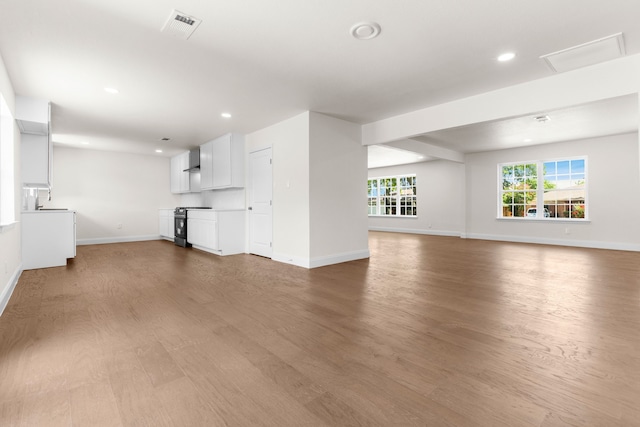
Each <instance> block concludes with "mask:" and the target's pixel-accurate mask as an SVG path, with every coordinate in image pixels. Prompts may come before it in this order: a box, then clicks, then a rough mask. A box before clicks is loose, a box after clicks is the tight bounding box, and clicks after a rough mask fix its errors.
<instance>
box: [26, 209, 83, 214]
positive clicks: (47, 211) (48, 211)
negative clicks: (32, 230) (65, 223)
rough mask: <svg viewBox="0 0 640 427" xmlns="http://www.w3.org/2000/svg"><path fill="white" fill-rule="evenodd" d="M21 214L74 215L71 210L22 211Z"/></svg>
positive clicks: (73, 211)
mask: <svg viewBox="0 0 640 427" xmlns="http://www.w3.org/2000/svg"><path fill="white" fill-rule="evenodd" d="M22 213H23V214H43V213H76V211H75V210H73V209H38V210H35V211H22Z"/></svg>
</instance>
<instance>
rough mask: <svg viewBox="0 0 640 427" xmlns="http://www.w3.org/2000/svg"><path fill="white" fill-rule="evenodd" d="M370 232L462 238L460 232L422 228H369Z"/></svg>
mask: <svg viewBox="0 0 640 427" xmlns="http://www.w3.org/2000/svg"><path fill="white" fill-rule="evenodd" d="M369 231H384V232H389V233H409V234H428V235H431V236H450V237H461V236H462V234H461V233H460V232H459V231H447V230H431V229H427V230H424V229H421V228H391V227H369Z"/></svg>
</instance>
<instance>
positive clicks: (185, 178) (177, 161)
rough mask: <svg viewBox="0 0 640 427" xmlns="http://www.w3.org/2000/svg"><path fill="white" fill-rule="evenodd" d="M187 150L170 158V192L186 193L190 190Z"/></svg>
mask: <svg viewBox="0 0 640 427" xmlns="http://www.w3.org/2000/svg"><path fill="white" fill-rule="evenodd" d="M185 169H189V152H188V151H185V152H184V153H180V154H178V155H175V156H173V157H172V158H171V192H172V193H188V192H189V191H190V185H189V181H190V177H189V172H185Z"/></svg>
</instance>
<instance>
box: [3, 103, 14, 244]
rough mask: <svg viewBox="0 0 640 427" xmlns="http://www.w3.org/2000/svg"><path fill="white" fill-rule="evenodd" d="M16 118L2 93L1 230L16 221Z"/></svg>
mask: <svg viewBox="0 0 640 427" xmlns="http://www.w3.org/2000/svg"><path fill="white" fill-rule="evenodd" d="M14 127H15V120H14V118H13V114H11V110H10V109H9V105H8V104H7V101H6V99H5V98H4V96H3V95H2V94H1V93H0V168H1V171H0V226H1V227H2V228H1V229H0V231H4V230H5V229H9V228H10V227H12V226H13V225H14V224H15V223H16V214H15V206H16V205H15V168H14V164H15V151H14V148H15V139H16V138H15V129H14Z"/></svg>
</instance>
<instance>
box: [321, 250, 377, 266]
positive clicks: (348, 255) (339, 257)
mask: <svg viewBox="0 0 640 427" xmlns="http://www.w3.org/2000/svg"><path fill="white" fill-rule="evenodd" d="M370 255H371V254H370V253H369V249H366V250H362V251H354V252H343V253H341V254H335V255H327V256H321V257H315V258H311V260H310V263H309V264H310V267H309V268H316V267H324V266H325V265H331V264H340V263H341V262H349V261H355V260H358V259H365V258H369V257H370Z"/></svg>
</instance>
